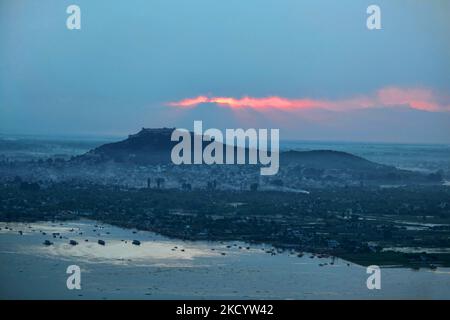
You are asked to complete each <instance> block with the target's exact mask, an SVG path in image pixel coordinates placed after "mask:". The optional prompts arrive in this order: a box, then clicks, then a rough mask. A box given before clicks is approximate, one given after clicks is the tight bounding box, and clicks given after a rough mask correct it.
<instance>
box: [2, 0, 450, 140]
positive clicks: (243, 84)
mask: <svg viewBox="0 0 450 320" xmlns="http://www.w3.org/2000/svg"><path fill="white" fill-rule="evenodd" d="M71 4H76V5H78V6H79V7H80V8H81V30H69V29H67V27H66V19H67V17H68V16H69V15H68V14H67V13H66V8H67V7H68V6H69V5H71ZM371 4H376V5H378V6H379V7H380V8H381V25H382V29H381V30H368V29H367V27H366V19H367V17H368V14H367V13H366V9H367V7H368V6H369V5H371ZM449 32H450V2H449V1H446V0H442V1H441V0H430V1H420V0H383V1H382V0H371V1H365V0H342V1H334V0H314V1H313V0H305V1H301V0H245V1H242V0H226V1H225V0H190V1H186V0H131V1H130V0H128V1H125V0H115V1H109V0H96V1H89V0H71V1H65V0H40V1H32V0H0V133H4V134H40V135H42V134H44V135H126V134H129V133H135V132H137V131H139V130H140V128H142V127H179V128H180V127H182V128H187V129H192V127H193V121H194V120H202V121H203V123H204V125H203V126H204V128H207V127H216V128H220V129H225V128H241V127H242V128H250V127H253V128H278V129H280V138H281V139H300V140H340V141H343V140H344V141H370V142H372V141H383V142H411V143H414V142H420V143H450V58H449V57H450V37H449V36H448V34H449Z"/></svg>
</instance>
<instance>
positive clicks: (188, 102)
mask: <svg viewBox="0 0 450 320" xmlns="http://www.w3.org/2000/svg"><path fill="white" fill-rule="evenodd" d="M440 100H442V98H441V97H439V96H438V95H436V94H435V93H434V92H433V91H432V90H430V89H421V88H413V89H404V88H396V87H388V88H383V89H380V90H378V91H377V92H376V93H375V94H372V95H362V96H357V97H352V98H349V99H341V100H326V99H309V98H300V99H289V98H283V97H278V96H271V97H263V98H255V97H243V98H233V97H207V96H198V97H195V98H188V99H183V100H181V101H175V102H170V103H168V105H170V106H174V107H184V108H189V107H191V108H193V107H196V106H198V105H199V104H202V103H215V104H218V105H221V106H225V107H229V108H233V109H239V108H252V109H257V110H264V109H282V110H301V109H311V108H320V109H329V110H335V111H346V110H352V109H363V108H375V107H395V106H408V107H410V108H413V109H418V110H425V111H450V102H449V101H448V100H447V101H446V103H442V102H441V101H440Z"/></svg>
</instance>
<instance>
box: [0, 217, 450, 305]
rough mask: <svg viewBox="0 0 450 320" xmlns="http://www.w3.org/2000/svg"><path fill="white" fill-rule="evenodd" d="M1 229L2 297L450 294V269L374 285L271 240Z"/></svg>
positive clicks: (356, 272)
mask: <svg viewBox="0 0 450 320" xmlns="http://www.w3.org/2000/svg"><path fill="white" fill-rule="evenodd" d="M0 228H1V230H0V283H1V286H0V298H1V299H422V298H423V299H449V298H450V269H448V268H438V269H437V270H430V269H420V270H411V269H405V268H382V270H381V289H380V290H368V289H367V287H366V280H367V277H368V276H369V275H368V274H367V273H366V268H365V267H361V266H358V265H355V264H353V263H348V262H347V261H344V260H341V259H332V258H319V257H317V256H315V257H313V258H311V257H312V256H313V255H312V254H307V253H305V254H304V255H303V257H298V256H297V255H296V254H291V253H290V252H288V251H287V252H284V253H277V254H275V255H272V254H270V253H267V252H266V251H268V250H270V249H271V246H270V245H255V244H247V243H242V242H206V241H197V242H192V241H182V240H177V239H169V238H167V237H163V236H160V235H157V234H155V233H152V232H146V231H137V230H129V229H123V228H118V227H115V226H111V225H107V224H102V223H98V222H95V221H90V220H80V221H71V222H64V223H59V222H58V223H52V222H39V223H30V224H26V223H5V222H0ZM6 228H7V229H6ZM11 229H12V230H11ZM19 231H22V235H21V234H19ZM44 233H45V234H44ZM52 233H55V234H56V233H58V234H59V235H55V237H53V236H52ZM80 233H81V234H80ZM99 239H101V240H104V241H105V245H104V246H103V245H100V244H98V243H97V241H98V240H99ZM45 240H50V241H51V242H53V244H52V245H49V246H45V245H44V244H43V242H44V241H45ZM70 240H75V241H77V242H78V245H75V246H72V245H70V244H69V241H70ZM86 240H88V241H86ZM132 240H139V241H140V245H134V244H132ZM331 263H333V264H331ZM73 264H75V265H78V266H79V267H80V268H81V290H69V289H67V286H66V280H67V277H68V276H69V275H68V274H66V269H67V267H68V266H69V265H73Z"/></svg>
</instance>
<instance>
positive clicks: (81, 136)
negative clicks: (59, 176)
mask: <svg viewBox="0 0 450 320" xmlns="http://www.w3.org/2000/svg"><path fill="white" fill-rule="evenodd" d="M144 128H145V129H163V128H168V129H171V127H144ZM142 129H143V128H140V129H139V130H137V131H133V132H130V133H127V134H103V133H99V134H96V133H73V134H72V133H63V134H59V133H49V134H44V133H7V132H0V138H4V137H10V138H15V139H24V140H25V139H29V140H43V141H45V140H61V141H89V140H90V141H98V142H102V141H104V142H116V141H121V140H123V139H127V138H128V136H129V135H132V134H136V133H138V132H139V131H140V130H142ZM302 142H303V143H317V144H320V143H324V144H326V143H337V144H374V145H381V144H390V145H416V146H417V145H430V146H446V147H450V141H449V142H402V141H365V140H332V139H330V140H322V139H289V138H287V139H283V138H282V137H280V144H286V143H302Z"/></svg>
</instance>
